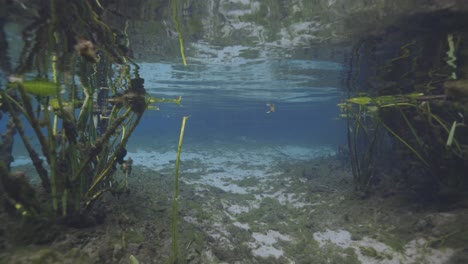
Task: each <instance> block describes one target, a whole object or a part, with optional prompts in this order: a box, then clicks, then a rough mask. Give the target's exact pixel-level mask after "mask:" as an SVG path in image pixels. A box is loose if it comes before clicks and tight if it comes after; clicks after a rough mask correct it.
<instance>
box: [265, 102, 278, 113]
mask: <svg viewBox="0 0 468 264" xmlns="http://www.w3.org/2000/svg"><path fill="white" fill-rule="evenodd" d="M266 106H268V111H267V112H266V113H267V114H269V113H273V112H275V110H276V109H275V104H273V103H267V104H266Z"/></svg>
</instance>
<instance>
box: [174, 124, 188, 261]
mask: <svg viewBox="0 0 468 264" xmlns="http://www.w3.org/2000/svg"><path fill="white" fill-rule="evenodd" d="M188 118H189V117H188V116H184V117H182V123H181V125H180V135H179V143H178V145H177V157H176V164H175V174H174V198H173V201H172V229H171V230H172V256H171V263H179V250H178V243H177V237H178V228H177V227H178V222H179V217H178V214H179V210H178V201H179V165H180V153H181V152H182V141H183V139H184V131H185V122H186V121H187V119H188Z"/></svg>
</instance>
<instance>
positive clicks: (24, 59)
mask: <svg viewBox="0 0 468 264" xmlns="http://www.w3.org/2000/svg"><path fill="white" fill-rule="evenodd" d="M65 7H66V8H65ZM103 11H104V9H103V7H102V6H101V5H100V3H99V2H98V1H91V0H79V1H78V0H77V1H65V0H53V1H50V2H48V3H47V5H44V6H42V7H41V8H40V9H39V13H40V14H41V16H39V17H36V18H35V21H33V23H31V25H30V26H28V27H26V29H25V34H24V35H25V37H26V39H25V46H24V49H23V51H22V54H21V58H20V63H19V65H18V67H17V68H16V70H15V71H14V72H13V76H15V77H13V78H11V80H10V81H11V82H10V83H9V84H8V85H7V86H6V87H3V88H2V89H0V98H1V99H0V100H1V110H2V111H3V112H6V113H8V116H9V121H8V124H9V128H8V131H6V134H7V135H8V136H9V137H8V139H11V142H10V141H8V142H6V141H4V140H2V144H1V145H2V146H5V148H2V149H1V150H2V153H0V154H2V155H4V156H8V155H11V145H12V144H13V143H12V137H11V135H12V134H14V133H15V132H17V133H18V134H19V136H20V138H21V141H22V142H23V144H24V146H25V148H26V150H27V152H28V154H29V157H30V159H31V161H32V164H33V166H34V167H35V169H36V171H37V174H38V175H39V177H40V179H41V182H42V186H43V188H44V189H45V190H46V193H47V194H48V196H49V198H50V204H49V205H47V204H45V205H39V203H38V201H37V200H36V198H35V197H34V195H33V194H32V193H31V192H30V189H29V185H28V183H27V181H18V180H15V178H17V176H16V175H14V174H12V173H10V172H9V166H10V163H11V162H12V159H11V157H9V156H8V157H7V158H3V159H1V160H0V163H1V164H0V165H1V166H2V170H1V174H0V176H1V177H0V185H1V186H2V188H3V189H4V190H5V193H6V196H7V201H8V202H9V204H10V205H11V206H13V207H14V208H16V209H17V210H18V212H20V213H21V214H22V215H28V216H32V217H37V218H43V217H46V218H56V217H60V218H65V219H67V220H68V221H69V222H71V223H73V222H75V221H74V218H75V216H77V215H81V214H84V213H86V211H87V210H88V209H89V208H90V206H91V204H93V202H95V201H96V200H97V199H98V198H99V197H101V196H102V195H103V194H104V193H106V192H111V193H112V194H115V195H120V194H122V193H126V192H128V187H127V179H128V176H129V175H130V173H131V170H132V160H131V158H126V153H127V152H126V150H125V147H126V144H127V142H128V140H129V138H130V136H131V134H132V132H133V131H134V129H135V128H136V127H137V125H138V124H139V122H140V120H141V118H142V116H143V113H144V112H145V110H146V109H147V108H148V105H149V104H151V103H153V102H167V101H169V102H171V101H172V102H175V103H177V104H180V98H178V99H157V98H154V97H150V96H148V95H147V93H146V90H145V88H144V80H143V79H142V78H140V76H139V73H138V69H139V68H138V65H136V64H135V63H133V62H132V61H131V60H130V59H129V58H128V57H127V56H126V54H125V51H124V50H123V49H121V48H120V47H119V45H118V44H117V43H116V40H115V38H114V32H113V31H112V30H111V29H110V28H109V27H108V26H107V25H106V24H105V23H104V22H103V21H102V20H101V14H102V13H103ZM31 73H33V74H36V75H37V76H38V78H27V77H25V76H30V75H31ZM16 76H17V77H16ZM28 130H32V132H33V134H34V135H35V138H34V139H31V138H30V137H28V136H27V133H28ZM35 141H37V142H38V143H39V145H40V150H38V149H36V148H34V147H33V146H34V145H33V144H34V142H35ZM42 157H44V158H45V163H46V164H44V161H43V160H42ZM119 169H120V173H118V172H119ZM81 224H83V223H81Z"/></svg>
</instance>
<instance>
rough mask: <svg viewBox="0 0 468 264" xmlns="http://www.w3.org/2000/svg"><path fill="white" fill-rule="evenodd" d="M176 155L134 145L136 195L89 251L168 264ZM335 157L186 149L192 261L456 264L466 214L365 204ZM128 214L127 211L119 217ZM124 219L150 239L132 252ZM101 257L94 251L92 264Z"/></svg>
mask: <svg viewBox="0 0 468 264" xmlns="http://www.w3.org/2000/svg"><path fill="white" fill-rule="evenodd" d="M175 150H176V147H175V146H159V147H156V146H153V147H150V146H144V145H133V146H130V147H129V153H128V154H127V157H130V158H132V159H133V161H134V167H135V169H136V170H135V171H137V173H136V176H134V177H132V178H131V179H130V182H129V184H130V187H131V188H133V189H134V190H133V191H132V194H130V196H129V197H127V198H125V199H126V200H123V201H122V200H120V202H119V203H120V204H119V205H114V207H113V209H112V210H113V212H112V213H110V215H111V216H109V217H108V220H107V224H106V225H104V226H105V227H103V228H105V230H104V231H102V230H101V231H102V232H100V233H99V234H100V237H96V239H95V241H94V242H90V240H87V242H86V243H88V244H85V245H82V247H83V248H87V247H92V246H96V247H99V243H100V244H102V243H103V242H102V241H104V240H105V241H106V243H107V244H112V246H111V248H112V252H113V253H112V254H111V255H112V261H110V262H106V261H104V262H102V263H128V256H129V255H134V256H136V257H137V258H138V259H139V260H140V261H141V263H160V262H158V261H157V260H155V258H157V256H161V255H163V256H164V255H165V254H166V256H164V257H162V258H163V259H165V258H167V254H169V252H168V251H169V249H168V245H169V244H170V234H169V231H168V230H170V228H171V227H170V214H171V213H170V212H171V211H170V210H171V209H170V204H171V201H172V194H173V175H174V167H175V157H176V151H175ZM334 155H335V149H334V148H332V147H329V146H296V145H275V146H272V145H260V144H255V143H249V144H243V145H241V144H232V145H229V144H224V143H219V144H217V143H216V142H214V143H213V144H211V145H206V144H205V145H187V146H184V148H183V150H182V156H181V166H180V181H181V193H180V197H179V217H180V222H179V236H180V243H179V244H180V245H179V247H180V251H181V255H182V256H183V258H184V259H185V261H184V262H187V263H365V264H367V263H369V264H370V263H388V264H391V263H434V264H436V263H449V260H450V259H451V258H452V257H453V256H455V255H456V254H457V252H460V251H461V249H462V248H456V247H450V246H447V245H448V243H446V242H447V241H450V240H451V239H452V240H453V237H451V236H452V234H453V233H454V232H457V230H459V229H457V228H458V227H457V226H463V225H464V224H465V223H466V221H467V219H466V217H460V215H466V210H463V209H460V210H456V211H453V212H444V213H441V212H438V211H434V210H426V211H424V210H415V209H414V207H411V206H410V205H408V204H407V203H405V202H404V200H402V199H401V198H400V197H397V196H392V197H390V198H382V197H374V198H371V199H366V200H360V199H357V198H356V197H355V195H354V194H353V192H352V175H351V173H350V171H349V169H348V167H347V166H346V164H343V163H342V162H340V161H339V160H337V159H336V158H335V157H334ZM25 164H27V158H25V157H24V158H23V157H17V158H16V160H15V165H16V166H22V165H25ZM108 199H110V198H109V197H108V198H106V201H107V200H108ZM132 199H134V201H133V202H132ZM138 199H140V200H138ZM126 203H128V204H127V206H128V207H131V209H128V207H125V204H126ZM136 204H138V205H137V206H135V205H136ZM119 208H120V209H122V208H123V210H124V212H122V213H115V210H117V209H119ZM109 210H110V209H109ZM128 210H131V211H130V212H129V211H128ZM132 212H133V213H132ZM112 214H118V216H112ZM122 214H123V215H125V216H124V218H125V219H126V218H129V219H132V220H131V221H129V224H128V226H127V227H125V228H124V229H125V231H126V232H133V233H132V234H134V236H135V237H139V238H140V239H136V238H134V237H133V238H132V239H134V240H133V241H130V242H132V243H129V245H131V246H129V247H126V248H124V249H122V247H119V246H118V243H119V237H118V235H117V238H116V234H118V233H119V231H118V230H119V228H118V226H117V225H116V224H115V223H116V222H119V223H121V221H122V220H121V219H122ZM112 219H113V220H112ZM157 219H162V220H157ZM164 219H165V220H164ZM421 219H424V221H422V220H421ZM112 221H114V222H112ZM155 222H157V223H155ZM156 225H157V226H156ZM120 227H121V228H122V225H121V224H120ZM96 228H98V229H99V228H100V227H96ZM462 229H463V228H462ZM110 230H111V231H110ZM463 230H464V229H463ZM109 234H111V235H109ZM106 235H107V236H114V238H113V240H112V239H111V238H106V239H104V238H103V236H106ZM129 239H130V238H129ZM148 240H150V241H148ZM155 240H158V241H159V242H157V243H156V242H154V241H155ZM65 241H66V240H65ZM109 241H113V242H109ZM63 243H65V242H62V246H63ZM74 243H77V242H76V241H75V242H74ZM83 243H85V242H83ZM155 243H156V244H157V245H156V244H155ZM158 243H159V244H158ZM452 244H456V243H455V242H453V243H452ZM158 245H159V246H158ZM51 247H54V244H51ZM151 247H159V248H151ZM115 252H120V253H119V254H120V255H119V254H117V253H115ZM93 254H94V255H93ZM96 254H98V253H95V252H94V253H93V251H92V250H90V252H89V255H90V259H93V258H94V257H95V255H96ZM99 254H102V252H101V253H99ZM109 254H110V253H109ZM63 257H64V258H66V256H63ZM102 258H104V257H102V256H101V260H102ZM0 260H1V258H0ZM98 262H99V261H96V263H98ZM20 263H21V262H20ZM52 263H53V262H52ZM453 263H456V262H453Z"/></svg>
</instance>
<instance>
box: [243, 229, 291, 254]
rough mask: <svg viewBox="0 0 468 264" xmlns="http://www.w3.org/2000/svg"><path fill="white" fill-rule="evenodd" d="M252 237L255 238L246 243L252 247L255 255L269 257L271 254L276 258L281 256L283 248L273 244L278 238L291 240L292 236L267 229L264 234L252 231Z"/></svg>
mask: <svg viewBox="0 0 468 264" xmlns="http://www.w3.org/2000/svg"><path fill="white" fill-rule="evenodd" d="M252 238H253V239H255V241H254V242H249V243H248V245H249V247H250V248H251V249H252V253H253V254H254V255H255V256H259V257H263V258H266V257H270V256H273V257H275V258H276V259H278V258H279V257H281V256H283V254H284V252H283V250H282V249H281V248H280V247H279V246H277V245H275V246H274V244H276V243H277V242H278V241H279V240H282V241H291V240H292V238H291V237H290V236H288V235H283V234H281V233H279V232H278V231H274V230H268V231H267V233H266V234H261V233H257V232H253V233H252Z"/></svg>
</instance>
